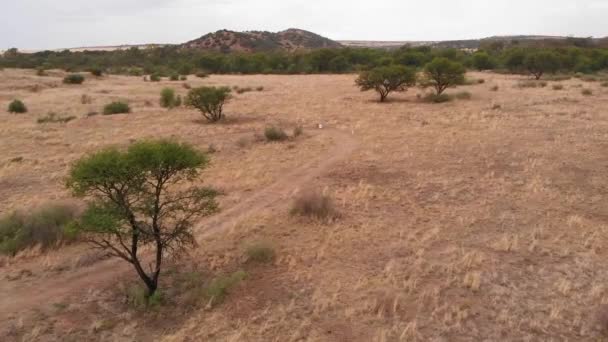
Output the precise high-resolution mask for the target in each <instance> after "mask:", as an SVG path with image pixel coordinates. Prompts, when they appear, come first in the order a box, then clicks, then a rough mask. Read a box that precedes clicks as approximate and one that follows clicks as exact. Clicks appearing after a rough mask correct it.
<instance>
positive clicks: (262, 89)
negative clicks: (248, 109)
mask: <svg viewBox="0 0 608 342" xmlns="http://www.w3.org/2000/svg"><path fill="white" fill-rule="evenodd" d="M255 90H256V91H264V87H262V86H259V87H257V88H255Z"/></svg>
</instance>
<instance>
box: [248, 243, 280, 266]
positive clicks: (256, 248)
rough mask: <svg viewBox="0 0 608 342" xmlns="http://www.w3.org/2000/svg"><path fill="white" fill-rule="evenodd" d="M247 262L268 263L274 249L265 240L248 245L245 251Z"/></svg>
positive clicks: (273, 255) (273, 256)
mask: <svg viewBox="0 0 608 342" xmlns="http://www.w3.org/2000/svg"><path fill="white" fill-rule="evenodd" d="M245 254H246V256H247V261H248V262H258V263H268V262H272V261H273V260H274V258H275V255H276V253H275V251H274V248H273V247H272V245H270V244H269V243H266V242H258V243H255V244H253V245H251V246H249V247H247V250H246V251H245Z"/></svg>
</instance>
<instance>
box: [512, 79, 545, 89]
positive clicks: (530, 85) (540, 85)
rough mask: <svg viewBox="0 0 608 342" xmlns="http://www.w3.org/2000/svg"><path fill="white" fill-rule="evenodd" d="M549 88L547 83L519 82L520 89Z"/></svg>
mask: <svg viewBox="0 0 608 342" xmlns="http://www.w3.org/2000/svg"><path fill="white" fill-rule="evenodd" d="M546 86H547V82H546V81H532V80H528V81H519V82H518V83H517V87H518V88H544V87H546Z"/></svg>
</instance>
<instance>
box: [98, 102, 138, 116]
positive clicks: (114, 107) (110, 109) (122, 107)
mask: <svg viewBox="0 0 608 342" xmlns="http://www.w3.org/2000/svg"><path fill="white" fill-rule="evenodd" d="M124 113H131V107H129V104H128V103H125V102H121V101H115V102H112V103H109V104H107V105H106V106H105V107H103V115H112V114H124Z"/></svg>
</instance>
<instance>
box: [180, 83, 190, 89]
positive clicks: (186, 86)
mask: <svg viewBox="0 0 608 342" xmlns="http://www.w3.org/2000/svg"><path fill="white" fill-rule="evenodd" d="M182 87H184V89H192V86H191V85H190V84H188V83H184V84H182Z"/></svg>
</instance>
